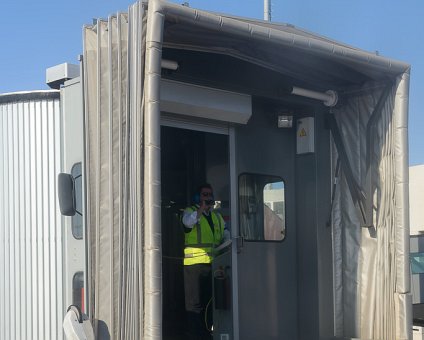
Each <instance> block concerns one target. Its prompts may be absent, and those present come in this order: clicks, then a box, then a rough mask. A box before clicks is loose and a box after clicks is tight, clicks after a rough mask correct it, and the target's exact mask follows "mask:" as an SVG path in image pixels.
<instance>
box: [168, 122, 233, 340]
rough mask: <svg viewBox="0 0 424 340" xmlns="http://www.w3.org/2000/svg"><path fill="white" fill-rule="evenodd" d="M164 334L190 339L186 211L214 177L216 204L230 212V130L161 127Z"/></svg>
mask: <svg viewBox="0 0 424 340" xmlns="http://www.w3.org/2000/svg"><path fill="white" fill-rule="evenodd" d="M161 150H162V152H161V155H162V157H161V169H162V173H161V181H162V193H161V194H162V253H163V259H162V272H163V339H164V340H183V339H185V336H184V335H185V326H186V316H185V306H184V276H183V251H184V231H183V227H182V224H181V214H182V212H183V211H184V209H185V208H186V207H187V206H189V205H191V204H192V198H193V195H194V193H195V190H196V188H197V187H198V186H199V185H200V184H202V183H205V182H207V183H210V184H211V185H212V187H213V189H214V198H215V201H216V206H215V208H216V209H218V210H219V212H220V213H221V215H222V216H223V217H224V220H225V221H226V223H229V215H230V206H229V201H230V176H229V173H230V172H229V162H228V155H229V149H228V135H225V134H217V133H210V132H202V131H195V130H188V129H181V128H174V127H166V126H162V128H161ZM227 227H229V226H227Z"/></svg>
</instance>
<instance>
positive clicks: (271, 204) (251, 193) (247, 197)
mask: <svg viewBox="0 0 424 340" xmlns="http://www.w3.org/2000/svg"><path fill="white" fill-rule="evenodd" d="M239 207H240V235H241V236H243V237H244V238H245V239H246V240H247V241H281V240H283V239H284V236H285V227H286V226H285V199H284V182H283V180H282V179H281V178H280V177H277V176H268V175H256V174H242V175H240V177H239Z"/></svg>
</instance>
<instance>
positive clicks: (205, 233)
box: [184, 206, 225, 266]
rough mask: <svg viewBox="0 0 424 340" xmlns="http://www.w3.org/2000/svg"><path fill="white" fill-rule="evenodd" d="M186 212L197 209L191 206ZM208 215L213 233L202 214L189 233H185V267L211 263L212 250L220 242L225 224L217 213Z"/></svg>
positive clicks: (212, 212)
mask: <svg viewBox="0 0 424 340" xmlns="http://www.w3.org/2000/svg"><path fill="white" fill-rule="evenodd" d="M187 210H188V211H189V212H194V211H196V210H197V207H196V206H193V207H190V208H187ZM210 214H211V216H212V222H213V229H214V232H213V233H212V229H211V226H210V225H209V222H208V220H207V219H206V217H205V216H203V214H202V216H201V217H200V220H199V222H197V224H195V225H194V226H193V228H192V229H191V231H190V232H188V233H185V248H184V265H185V266H190V265H193V264H199V263H211V262H212V261H213V250H214V248H215V247H216V246H218V245H219V244H220V243H221V242H222V239H223V237H224V225H225V222H224V220H223V218H222V216H221V215H220V214H219V213H217V212H214V211H211V212H210Z"/></svg>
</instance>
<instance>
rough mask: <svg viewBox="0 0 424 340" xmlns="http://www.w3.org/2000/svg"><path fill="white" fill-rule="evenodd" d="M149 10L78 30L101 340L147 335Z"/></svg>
mask: <svg viewBox="0 0 424 340" xmlns="http://www.w3.org/2000/svg"><path fill="white" fill-rule="evenodd" d="M146 14H147V13H146V12H145V9H144V6H143V5H142V4H141V3H136V4H134V5H133V6H131V7H130V9H129V13H128V14H121V13H118V14H117V15H115V16H110V17H109V18H108V20H98V21H97V22H96V24H95V25H92V26H86V27H84V30H83V37H84V72H83V77H84V78H83V82H84V83H83V84H84V102H85V108H84V109H85V123H86V125H85V129H86V130H85V138H86V159H85V161H86V169H87V172H86V183H87V202H86V215H87V217H86V221H87V230H88V235H87V236H88V259H89V260H88V261H89V268H88V275H89V278H90V280H88V282H89V287H88V290H89V292H88V294H89V308H90V310H89V312H90V316H91V318H92V321H93V326H94V329H95V334H96V337H97V338H98V339H109V338H110V339H141V338H144V328H145V327H144V326H145V325H144V311H145V307H144V305H145V297H144V294H145V277H144V268H145V264H144V261H145V256H144V254H145V253H144V242H145V240H144V225H145V223H144V213H145V209H144V204H143V202H144V191H145V190H144V184H145V183H144V179H145V176H144V154H145V152H144V150H145V148H144V146H145V142H144V111H145V110H144V96H143V91H144V88H143V87H144V65H145V62H144V60H145V50H146V49H145V46H146V29H145V28H146V20H147V18H146ZM159 251H160V249H159ZM159 279H160V277H159ZM158 322H159V323H160V320H159V321H158Z"/></svg>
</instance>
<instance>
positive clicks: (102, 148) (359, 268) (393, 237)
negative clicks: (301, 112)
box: [83, 0, 411, 339]
mask: <svg viewBox="0 0 424 340" xmlns="http://www.w3.org/2000/svg"><path fill="white" fill-rule="evenodd" d="M163 56H164V57H165V56H166V57H167V58H176V57H178V60H177V62H178V63H179V70H178V73H177V72H175V73H172V72H166V71H162V70H161V66H160V65H161V59H162V57H163ZM234 65H237V67H238V68H237V69H234V67H232V66H234ZM161 77H165V78H169V79H173V80H177V79H178V80H179V81H182V82H187V83H192V84H197V85H204V86H209V87H215V88H219V89H223V90H230V91H234V92H240V93H244V94H249V95H252V96H256V97H261V98H271V99H274V100H283V101H285V102H286V103H288V105H292V106H293V107H301V106H302V105H305V104H308V103H310V100H307V99H303V98H299V97H297V96H293V95H291V94H290V91H289V90H288V89H290V88H291V87H292V86H298V87H303V88H307V89H311V90H314V91H321V92H322V91H327V90H330V89H331V90H334V91H337V92H338V94H339V97H340V100H339V103H338V105H337V106H335V107H334V108H331V109H328V114H329V115H331V116H332V117H334V120H335V124H333V129H332V132H334V133H335V134H336V135H338V136H339V137H340V138H337V140H336V139H335V140H334V141H335V144H333V148H332V150H333V151H332V158H333V161H334V167H333V168H334V169H333V173H334V175H336V174H337V173H338V171H337V169H336V168H337V167H336V164H337V163H338V161H337V160H338V159H340V162H341V163H342V164H341V169H342V175H341V177H340V176H338V177H340V178H341V181H340V185H338V186H337V188H335V192H334V195H333V197H334V198H333V202H332V205H331V208H332V211H331V215H332V219H331V221H332V225H331V227H332V228H333V229H332V230H333V240H332V242H333V244H332V248H333V276H334V287H333V290H334V297H333V298H334V306H335V307H334V334H333V335H334V336H338V337H361V338H370V339H373V338H383V339H389V338H394V337H396V338H402V339H404V338H405V339H406V338H408V334H409V333H410V329H409V326H410V317H411V316H410V298H409V286H410V283H409V265H408V254H409V245H408V244H409V243H408V237H409V225H408V211H407V210H408V209H407V196H408V195H407V186H408V176H407V168H408V151H407V111H408V86H409V65H407V64H405V63H402V62H398V61H395V60H390V59H387V58H383V57H381V56H378V55H375V54H372V53H368V52H364V51H361V50H359V49H356V48H352V47H349V46H346V45H344V44H340V43H338V42H335V41H332V40H330V39H327V38H323V37H320V36H317V35H314V34H312V33H308V32H305V31H303V30H300V29H297V28H294V27H293V26H290V25H280V24H271V23H268V22H263V21H256V20H251V19H244V18H236V17H231V16H225V15H220V14H216V13H211V12H205V11H200V10H196V9H192V8H188V7H185V6H179V5H175V4H171V3H167V2H164V1H161V0H151V1H149V3H141V2H139V3H136V4H135V5H133V6H131V7H130V10H129V13H128V14H118V15H116V16H111V17H110V18H109V19H108V20H99V21H97V24H96V25H94V26H86V27H85V28H84V75H83V78H84V97H85V115H86V123H87V129H86V139H87V141H88V144H87V145H88V147H87V152H86V154H87V158H86V164H87V169H88V170H87V185H88V188H87V190H88V200H87V205H88V209H87V212H88V216H87V219H88V220H87V221H88V223H89V226H90V230H91V231H90V235H89V242H90V245H91V246H90V247H89V249H90V256H89V259H90V271H91V277H93V278H95V280H93V284H92V285H91V287H89V294H90V308H91V317H92V318H93V319H97V320H103V323H104V324H105V325H106V326H107V329H108V331H109V332H110V333H111V334H118V333H119V332H120V329H121V332H122V329H124V333H123V334H126V332H129V333H128V334H134V336H135V338H140V337H141V336H145V337H146V338H155V339H156V338H160V336H161V314H162V313H161V289H162V288H161V287H162V286H161V245H160V244H161V232H160V230H159V229H158V228H157V226H159V225H160V192H161V191H160V105H159V104H160V80H161ZM210 118H211V119H212V120H213V117H210ZM337 132H338V133H337ZM334 133H333V136H334ZM329 185H330V184H329ZM105 193H108V194H107V195H105ZM361 214H362V215H361ZM364 221H366V222H367V223H363V222H364ZM140 226H141V228H140ZM361 226H362V227H366V228H361ZM111 231H113V232H111ZM123 249H125V250H126V251H125V252H123ZM111 259H117V260H111ZM114 261H119V263H115V262H114ZM124 291H125V292H126V293H125V294H121V293H120V292H124ZM112 305H119V306H120V309H119V312H117V311H115V309H114V308H112V307H111V306H112ZM130 319H131V320H130ZM140 320H142V322H141V321H140ZM99 327H100V328H101V325H100V324H99V325H98V330H97V332H98V334H100V333H101V330H99V329H100V328H99ZM124 337H125V336H124Z"/></svg>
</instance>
